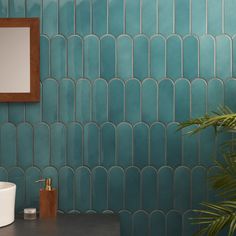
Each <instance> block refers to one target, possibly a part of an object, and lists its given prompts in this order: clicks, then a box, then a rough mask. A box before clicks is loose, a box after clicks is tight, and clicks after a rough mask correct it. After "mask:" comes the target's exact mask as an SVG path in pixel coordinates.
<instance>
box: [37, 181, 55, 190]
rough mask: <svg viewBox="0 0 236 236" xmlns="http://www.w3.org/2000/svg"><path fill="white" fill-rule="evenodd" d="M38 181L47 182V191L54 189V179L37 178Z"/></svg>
mask: <svg viewBox="0 0 236 236" xmlns="http://www.w3.org/2000/svg"><path fill="white" fill-rule="evenodd" d="M38 182H45V187H44V189H45V190H46V191H52V179H51V178H46V179H40V180H37V181H36V183H38Z"/></svg>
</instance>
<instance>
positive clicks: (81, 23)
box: [75, 0, 92, 36]
mask: <svg viewBox="0 0 236 236" xmlns="http://www.w3.org/2000/svg"><path fill="white" fill-rule="evenodd" d="M91 9H92V8H91V1H87V0H76V2H75V13H76V19H75V25H76V28H75V29H76V33H77V34H80V35H81V36H85V35H87V34H90V33H91V31H92V29H91V26H92V21H91V15H92V12H91Z"/></svg>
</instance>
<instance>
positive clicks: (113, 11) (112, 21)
mask: <svg viewBox="0 0 236 236" xmlns="http://www.w3.org/2000/svg"><path fill="white" fill-rule="evenodd" d="M124 17H125V12H124V1H114V0H108V32H109V34H112V35H114V36H115V37H117V36H119V35H121V34H122V33H123V32H124V22H125V21H124V20H125V18H124ZM117 19H119V20H117Z"/></svg>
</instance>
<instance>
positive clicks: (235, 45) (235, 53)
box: [232, 37, 236, 77]
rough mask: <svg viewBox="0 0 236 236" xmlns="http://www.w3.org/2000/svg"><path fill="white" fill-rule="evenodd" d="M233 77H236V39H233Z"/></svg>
mask: <svg viewBox="0 0 236 236" xmlns="http://www.w3.org/2000/svg"><path fill="white" fill-rule="evenodd" d="M232 44H233V45H232V76H233V77H236V37H233V38H232Z"/></svg>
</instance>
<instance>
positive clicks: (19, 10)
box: [8, 0, 25, 18]
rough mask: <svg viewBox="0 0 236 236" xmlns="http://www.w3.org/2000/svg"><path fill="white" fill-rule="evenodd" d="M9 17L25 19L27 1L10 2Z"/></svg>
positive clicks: (13, 0)
mask: <svg viewBox="0 0 236 236" xmlns="http://www.w3.org/2000/svg"><path fill="white" fill-rule="evenodd" d="M8 4H9V13H8V14H9V16H10V17H12V18H15V17H25V0H9V2H8Z"/></svg>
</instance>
